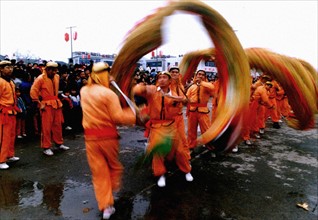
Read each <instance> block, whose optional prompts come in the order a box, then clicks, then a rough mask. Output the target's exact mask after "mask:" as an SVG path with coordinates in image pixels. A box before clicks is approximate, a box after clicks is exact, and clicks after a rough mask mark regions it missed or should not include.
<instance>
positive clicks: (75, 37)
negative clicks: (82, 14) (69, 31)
mask: <svg viewBox="0 0 318 220" xmlns="http://www.w3.org/2000/svg"><path fill="white" fill-rule="evenodd" d="M73 39H74V40H76V39H77V32H76V31H75V32H74V36H73Z"/></svg>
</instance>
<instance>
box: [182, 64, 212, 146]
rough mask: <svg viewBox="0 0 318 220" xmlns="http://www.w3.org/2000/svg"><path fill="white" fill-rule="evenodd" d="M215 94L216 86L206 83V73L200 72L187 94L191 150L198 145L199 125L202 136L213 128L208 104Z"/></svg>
mask: <svg viewBox="0 0 318 220" xmlns="http://www.w3.org/2000/svg"><path fill="white" fill-rule="evenodd" d="M214 92H215V87H214V85H213V84H212V83H209V82H206V72H205V71H204V70H198V71H197V73H196V75H195V77H194V79H193V84H192V85H191V86H190V87H189V88H188V90H187V93H186V95H187V97H188V108H187V114H188V143H189V148H190V149H193V148H195V147H196V145H197V144H196V142H197V141H196V140H197V129H198V125H200V130H201V133H202V134H203V133H204V132H205V131H206V130H208V129H209V127H210V126H211V120H210V117H209V113H210V110H209V109H208V106H207V104H208V102H209V99H210V97H211V96H214Z"/></svg>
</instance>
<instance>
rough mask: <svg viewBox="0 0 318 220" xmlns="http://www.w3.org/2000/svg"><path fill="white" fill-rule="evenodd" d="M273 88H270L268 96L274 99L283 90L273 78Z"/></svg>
mask: <svg viewBox="0 0 318 220" xmlns="http://www.w3.org/2000/svg"><path fill="white" fill-rule="evenodd" d="M272 84H273V86H272V88H270V89H269V93H268V98H270V99H273V98H276V95H277V92H279V91H280V90H281V87H280V86H279V85H278V83H277V82H276V81H275V80H272Z"/></svg>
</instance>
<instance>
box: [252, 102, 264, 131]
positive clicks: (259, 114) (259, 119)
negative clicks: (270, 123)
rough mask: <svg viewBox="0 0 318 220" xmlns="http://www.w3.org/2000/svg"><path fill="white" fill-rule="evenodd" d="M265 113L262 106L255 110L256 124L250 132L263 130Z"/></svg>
mask: <svg viewBox="0 0 318 220" xmlns="http://www.w3.org/2000/svg"><path fill="white" fill-rule="evenodd" d="M265 113H266V107H265V106H264V105H259V107H258V109H257V115H256V117H257V122H256V124H255V126H252V129H251V130H252V131H254V132H259V129H260V128H265V121H266V120H265Z"/></svg>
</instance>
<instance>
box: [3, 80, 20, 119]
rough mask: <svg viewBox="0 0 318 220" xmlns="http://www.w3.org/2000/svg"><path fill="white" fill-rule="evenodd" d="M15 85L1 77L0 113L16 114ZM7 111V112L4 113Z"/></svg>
mask: <svg viewBox="0 0 318 220" xmlns="http://www.w3.org/2000/svg"><path fill="white" fill-rule="evenodd" d="M15 97H16V96H15V85H14V83H13V81H10V82H7V81H6V80H4V79H2V78H1V77H0V112H3V113H7V114H16V113H17V108H16V101H15ZM4 111H5V112H4Z"/></svg>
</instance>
